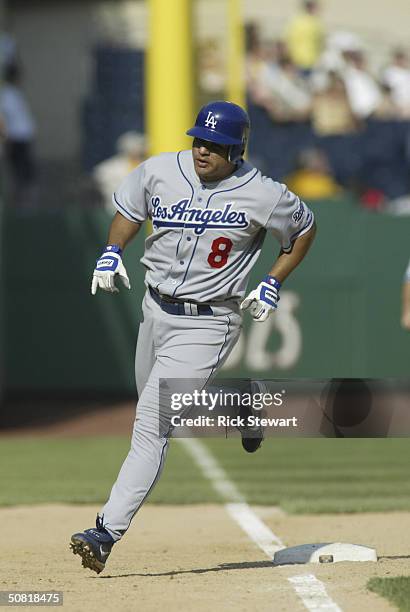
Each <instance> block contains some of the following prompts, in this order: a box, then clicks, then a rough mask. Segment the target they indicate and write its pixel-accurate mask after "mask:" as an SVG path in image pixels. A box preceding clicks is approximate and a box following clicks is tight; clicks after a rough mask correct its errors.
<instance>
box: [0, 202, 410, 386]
mask: <svg viewBox="0 0 410 612" xmlns="http://www.w3.org/2000/svg"><path fill="white" fill-rule="evenodd" d="M312 208H313V209H314V211H315V214H316V218H317V222H318V235H317V239H316V242H315V244H314V247H313V249H312V251H311V252H310V254H309V256H308V258H307V260H306V261H305V262H304V263H303V265H302V266H301V267H300V269H299V270H297V271H296V272H295V273H294V275H293V276H292V278H291V279H289V281H288V282H287V283H286V284H285V285H284V288H283V290H282V292H281V302H280V307H279V310H278V311H277V313H276V314H275V316H274V317H270V319H269V320H268V322H267V323H265V324H256V323H253V322H251V320H250V317H248V316H246V318H245V324H244V331H243V335H242V338H241V340H240V342H239V344H238V346H237V348H236V349H235V351H234V353H233V354H232V356H231V358H230V360H229V362H228V363H227V364H226V367H225V373H226V374H227V375H228V374H229V376H236V375H241V376H253V377H263V378H271V377H277V378H286V377H319V378H322V377H350V376H353V377H409V374H410V372H409V369H410V334H409V333H406V332H404V331H403V330H402V329H401V328H400V292H401V282H402V277H403V274H404V270H405V267H406V264H407V262H408V259H409V256H410V240H409V236H410V218H393V217H388V216H384V215H381V214H372V213H368V212H367V211H364V210H359V209H358V208H357V206H356V205H355V204H354V203H353V202H352V201H349V200H344V201H340V202H320V203H316V204H313V205H312ZM109 221H110V219H109V217H108V215H107V214H106V213H105V212H104V211H81V210H78V209H71V210H67V211H64V212H59V213H58V214H57V213H56V214H51V213H44V214H39V215H37V216H35V217H22V216H17V215H15V213H13V212H12V211H7V212H6V214H5V219H4V223H5V231H4V237H5V245H4V247H5V248H4V253H5V271H4V276H5V278H4V282H5V287H6V292H5V322H6V326H5V353H6V359H5V373H6V390H7V391H9V392H16V391H20V392H24V391H29V390H36V391H49V392H60V391H66V390H70V391H74V392H76V391H79V392H91V393H94V392H97V393H102V394H103V393H105V392H107V393H108V392H122V393H131V394H132V393H133V392H134V381H133V367H134V364H133V358H134V345H135V341H136V337H137V329H138V320H139V316H140V302H141V297H142V294H143V270H142V268H141V266H140V264H139V263H138V259H139V257H140V256H141V253H142V249H143V235H142V232H141V237H139V238H138V239H137V240H136V241H135V243H134V244H132V245H131V246H130V247H129V248H128V249H127V251H126V254H125V257H124V260H125V264H126V267H127V269H128V272H129V275H130V279H131V284H132V291H131V292H130V293H128V292H126V291H125V290H122V291H121V294H120V295H117V296H111V295H107V294H99V295H97V296H96V297H92V296H91V294H90V278H91V275H92V270H93V267H94V261H95V259H96V257H97V256H98V254H99V251H100V249H101V247H102V246H103V245H104V243H105V239H106V233H107V229H108V225H109ZM277 252H278V248H277V245H276V243H275V242H274V240H273V239H270V238H269V239H267V240H266V243H265V246H264V249H263V253H262V256H261V258H260V260H259V262H258V265H257V267H256V269H255V270H254V273H253V275H252V279H251V284H252V285H253V284H256V283H257V281H258V280H259V279H260V278H261V277H262V276H263V275H264V274H265V273H266V272H267V271H268V270H269V268H270V266H271V262H272V261H273V259H274V258H275V256H276V254H277Z"/></svg>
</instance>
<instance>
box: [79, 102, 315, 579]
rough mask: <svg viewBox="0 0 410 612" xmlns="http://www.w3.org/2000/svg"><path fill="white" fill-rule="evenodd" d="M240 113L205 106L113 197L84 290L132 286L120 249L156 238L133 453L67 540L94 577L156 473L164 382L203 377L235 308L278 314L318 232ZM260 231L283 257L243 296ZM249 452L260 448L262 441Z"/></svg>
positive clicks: (229, 331) (260, 315) (224, 346)
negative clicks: (261, 156) (265, 170)
mask: <svg viewBox="0 0 410 612" xmlns="http://www.w3.org/2000/svg"><path fill="white" fill-rule="evenodd" d="M248 130H249V118H248V115H247V113H246V112H245V111H244V110H243V109H242V108H241V107H239V106H237V105H236V104H232V103H230V102H223V101H217V102H212V103H210V104H207V105H206V106H204V107H203V108H202V109H201V110H200V111H199V114H198V116H197V119H196V122H195V126H194V127H193V128H191V129H190V130H188V132H187V134H189V135H190V136H193V138H194V140H193V145H192V150H186V151H179V152H178V153H163V154H161V155H158V156H155V157H151V158H149V159H147V160H146V161H145V162H143V163H142V164H140V166H138V168H136V169H135V170H134V171H132V172H131V173H130V174H129V175H128V177H127V178H126V179H125V180H124V181H123V183H122V184H121V185H120V187H119V188H118V190H117V191H116V192H115V193H114V195H113V203H114V205H115V206H116V208H117V211H118V212H117V213H116V214H115V216H114V219H113V221H112V224H111V227H110V230H109V235H108V245H107V246H106V247H105V249H104V251H103V253H102V255H101V257H100V258H99V259H98V261H97V264H96V267H95V270H94V274H93V279H92V285H91V293H92V294H93V295H94V294H95V293H96V292H97V290H98V289H102V290H103V291H107V292H111V293H117V292H118V291H119V289H118V287H117V285H116V283H117V279H119V280H120V281H121V282H122V283H123V285H124V286H125V287H126V288H128V289H129V288H130V282H129V280H128V276H127V272H126V269H125V267H124V264H123V263H122V253H123V250H124V248H125V247H126V245H127V244H128V243H129V242H130V240H132V238H134V236H135V235H136V234H137V232H138V230H139V229H140V227H141V225H142V224H143V223H144V221H146V220H147V219H151V220H152V227H153V231H152V234H151V235H150V236H149V237H148V238H147V239H146V241H145V252H144V255H143V257H142V259H141V262H142V264H143V266H144V267H145V285H146V288H147V290H146V294H145V297H144V300H143V305H142V310H143V318H142V321H141V324H140V328H139V334H138V342H137V350H136V359H135V375H136V383H137V391H138V397H139V400H138V407H137V413H136V419H135V423H134V428H133V435H132V441H131V448H130V451H129V453H128V456H127V457H126V459H125V461H124V463H123V465H122V467H121V470H120V472H119V475H118V478H117V480H116V482H115V484H114V486H113V488H112V490H111V494H110V497H109V499H108V501H107V503H106V504H105V506H104V507H103V508H102V510H101V512H100V513H99V514H98V515H97V521H96V528H95V529H87V530H85V531H84V532H81V533H76V534H74V535H73V536H72V538H71V548H72V550H73V552H74V554H79V555H80V556H81V557H82V564H83V566H84V567H88V568H90V569H92V570H94V571H95V572H97V573H100V572H101V571H102V570H103V568H104V566H105V562H106V560H107V558H108V556H109V554H110V552H111V549H112V547H113V545H114V544H115V543H116V542H118V541H119V540H120V539H121V538H122V536H123V535H124V534H125V532H126V531H127V529H128V528H129V526H130V523H131V521H132V519H133V517H134V515H135V514H136V512H138V510H139V509H140V508H141V505H142V504H143V503H144V501H145V500H146V499H147V497H148V495H149V493H150V492H151V491H152V489H153V487H154V486H155V484H156V482H157V481H158V479H159V477H160V474H161V471H162V469H163V466H164V462H165V458H166V455H167V451H168V446H169V437H168V436H167V435H163V434H161V432H164V431H166V430H167V429H169V425H170V420H169V419H170V414H169V410H167V406H164V405H163V404H164V400H163V395H162V390H161V385H160V379H181V378H183V379H186V380H188V381H189V380H191V379H192V380H198V379H200V380H205V381H209V380H211V379H212V378H213V377H214V376H215V375H216V373H217V372H218V370H219V368H220V367H221V366H222V364H223V363H224V361H225V360H226V358H227V357H228V355H229V353H230V352H231V350H232V348H233V347H234V345H235V343H236V341H237V340H238V337H239V334H240V329H241V318H242V317H241V310H247V311H248V312H249V313H250V315H251V316H252V317H253V319H254V320H255V321H259V322H263V321H265V320H266V319H267V317H268V316H269V314H271V313H273V312H274V310H275V309H276V308H277V305H278V301H279V291H280V288H281V285H282V283H283V281H284V280H285V279H286V277H287V276H288V275H289V274H290V273H291V272H292V270H293V269H294V268H295V267H296V266H297V265H298V264H299V263H300V262H301V261H302V259H303V258H304V256H305V255H306V253H307V251H308V249H309V247H310V245H311V243H312V240H313V237H314V232H315V225H314V218H313V214H312V212H311V211H310V210H309V208H308V207H307V206H306V204H304V203H303V202H301V201H300V199H299V198H298V197H297V196H296V195H294V194H293V193H291V192H290V191H289V190H288V189H287V188H286V185H283V184H280V183H277V182H275V181H273V180H272V179H270V178H267V177H265V176H263V175H262V174H261V172H260V171H259V170H258V169H257V168H255V167H253V166H252V165H251V164H250V163H248V162H246V161H244V159H243V154H244V151H245V147H246V142H247V136H248ZM267 232H271V233H273V235H274V236H275V237H276V238H277V240H278V241H279V243H280V247H281V249H280V253H279V255H278V257H277V259H276V261H275V263H274V264H273V266H272V269H271V270H269V271H267V275H266V276H265V278H264V279H263V280H262V281H261V282H260V283H259V285H258V286H257V287H256V288H255V289H254V290H252V291H251V292H250V293H249V295H248V296H247V297H246V298H245V299H244V295H245V290H246V286H247V281H248V277H249V274H250V271H251V270H252V268H253V266H254V265H255V263H256V261H257V259H258V257H259V254H260V251H261V247H262V243H263V241H264V238H265V235H266V233H267ZM241 434H242V437H243V438H245V440H247V442H245V443H244V448H245V449H246V450H250V451H253V450H256V448H257V447H258V446H259V444H260V442H261V438H259V439H258V438H256V439H254V440H253V441H252V443H250V438H249V439H247V438H246V432H243V431H242V432H241Z"/></svg>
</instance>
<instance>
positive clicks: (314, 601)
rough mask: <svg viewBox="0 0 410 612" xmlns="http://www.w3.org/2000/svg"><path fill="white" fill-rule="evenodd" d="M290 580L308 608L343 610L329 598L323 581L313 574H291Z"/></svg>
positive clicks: (325, 610) (340, 611)
mask: <svg viewBox="0 0 410 612" xmlns="http://www.w3.org/2000/svg"><path fill="white" fill-rule="evenodd" d="M288 580H289V582H290V583H291V584H293V588H294V589H295V591H296V593H297V594H298V595H299V597H300V598H301V600H302V601H303V603H304V605H305V608H307V609H308V610H321V611H322V612H342V610H341V608H339V606H338V605H337V604H335V602H334V601H332V600H331V599H330V598H329V595H328V594H327V592H326V589H325V585H324V584H323V582H320V580H318V579H317V578H316V576H314V575H313V574H305V575H303V576H291V577H290V578H288Z"/></svg>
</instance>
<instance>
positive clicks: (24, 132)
mask: <svg viewBox="0 0 410 612" xmlns="http://www.w3.org/2000/svg"><path fill="white" fill-rule="evenodd" d="M0 114H1V115H2V118H3V121H4V124H5V132H6V137H7V138H8V139H9V140H12V141H24V142H27V141H31V140H32V139H33V137H34V135H35V123H34V119H33V116H32V114H31V111H30V108H29V106H28V104H27V102H26V99H25V97H24V95H23V93H22V91H21V90H20V89H19V88H18V87H16V86H14V85H11V84H7V83H6V84H4V85H3V87H2V89H1V91H0Z"/></svg>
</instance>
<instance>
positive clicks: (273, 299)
mask: <svg viewBox="0 0 410 612" xmlns="http://www.w3.org/2000/svg"><path fill="white" fill-rule="evenodd" d="M280 288H281V283H280V282H279V281H278V280H276V278H275V277H274V276H269V275H268V276H265V278H264V279H263V281H262V282H261V283H259V285H258V286H257V287H256V289H254V290H253V291H251V292H250V294H249V295H248V296H247V297H246V298H245V299H244V300H243V302H242V304H241V310H247V309H248V308H249V314H250V315H251V316H252V318H253V319H254V320H255V321H258V323H263V321H266V319H267V318H268V316H269V315H270V313H271V312H273V311H275V310H276V309H277V307H278V302H279V299H280V298H279V289H280Z"/></svg>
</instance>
